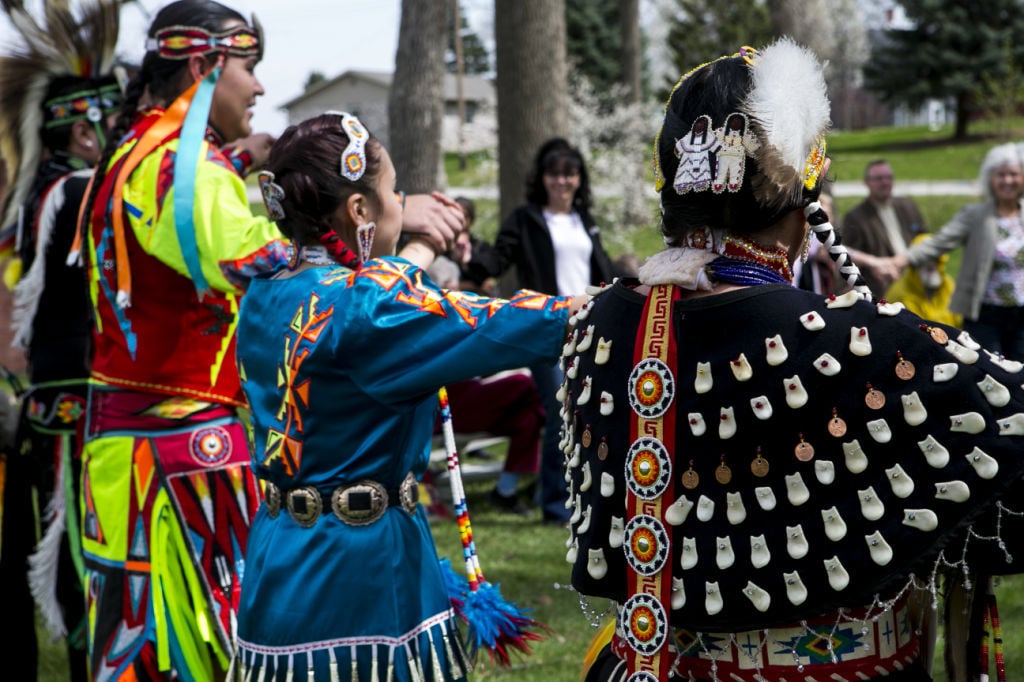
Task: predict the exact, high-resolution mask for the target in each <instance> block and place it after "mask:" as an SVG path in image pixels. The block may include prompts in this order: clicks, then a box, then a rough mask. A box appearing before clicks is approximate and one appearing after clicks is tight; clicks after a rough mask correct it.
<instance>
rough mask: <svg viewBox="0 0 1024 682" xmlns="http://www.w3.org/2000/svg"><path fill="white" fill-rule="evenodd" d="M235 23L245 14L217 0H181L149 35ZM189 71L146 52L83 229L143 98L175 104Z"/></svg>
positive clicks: (177, 62) (87, 207)
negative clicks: (164, 31)
mask: <svg viewBox="0 0 1024 682" xmlns="http://www.w3.org/2000/svg"><path fill="white" fill-rule="evenodd" d="M233 21H240V22H242V23H247V22H246V20H245V17H243V16H242V15H241V14H239V13H238V12H236V11H235V10H233V9H231V8H229V7H225V6H224V5H222V4H220V3H218V2H214V0H177V1H176V2H172V3H171V4H169V5H167V6H165V7H164V8H163V9H161V10H160V11H159V12H157V15H156V17H155V18H154V19H153V23H152V24H151V25H150V27H149V31H148V33H147V35H148V36H150V37H153V36H155V35H156V34H157V32H158V31H160V30H161V29H164V28H167V27H169V26H199V27H201V28H205V29H207V30H209V31H220V30H222V29H223V28H224V26H225V25H226V24H227V23H228V22H233ZM187 68H188V61H187V60H173V59H164V58H162V57H161V56H160V55H159V54H158V53H157V52H156V51H153V50H150V51H148V52H146V55H145V57H143V59H142V64H141V65H140V67H139V69H138V71H137V72H136V73H135V76H134V77H133V78H132V79H131V81H129V82H128V85H127V87H126V88H125V92H124V99H123V100H122V102H121V110H120V112H118V116H117V121H116V122H115V123H114V125H113V127H111V129H110V131H109V134H108V135H107V143H106V146H105V147H104V148H103V156H102V158H101V159H100V162H99V163H98V164H97V165H96V175H95V178H94V180H93V181H92V185H91V187H90V189H89V194H88V196H87V197H86V198H85V202H84V206H83V210H82V212H81V215H82V223H83V224H82V225H80V226H79V229H80V230H82V231H85V230H88V225H89V216H91V215H92V211H93V204H94V203H95V201H96V194H97V193H98V192H99V189H100V187H101V186H102V185H103V180H104V179H105V178H106V176H107V170H108V167H109V165H110V159H111V158H112V157H113V156H114V153H115V152H116V151H117V148H118V147H119V146H120V145H121V142H122V140H123V139H124V136H125V135H126V134H127V133H128V131H129V130H130V129H131V127H132V124H134V123H135V119H136V117H137V116H138V113H139V108H140V104H141V103H142V100H143V96H148V97H149V98H152V99H154V100H158V101H163V102H167V103H170V102H173V101H174V100H175V99H177V98H178V96H179V95H180V94H181V93H182V92H184V91H185V88H184V87H182V79H181V74H182V72H183V71H184V70H185V69H187Z"/></svg>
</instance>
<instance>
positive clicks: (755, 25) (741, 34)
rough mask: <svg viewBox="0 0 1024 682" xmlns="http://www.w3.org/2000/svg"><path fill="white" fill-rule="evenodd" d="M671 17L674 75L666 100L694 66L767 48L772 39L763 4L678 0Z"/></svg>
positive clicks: (667, 86)
mask: <svg viewBox="0 0 1024 682" xmlns="http://www.w3.org/2000/svg"><path fill="white" fill-rule="evenodd" d="M669 15H670V27H669V30H668V39H667V44H668V48H669V52H670V55H671V60H672V63H673V65H674V66H675V70H674V71H675V73H674V75H672V76H670V78H671V81H670V82H668V83H666V84H665V87H664V88H663V90H662V92H661V93H660V97H661V98H667V96H668V93H669V91H670V90H671V89H672V87H673V86H674V85H675V84H676V81H677V80H678V78H679V76H681V75H682V74H684V73H686V72H687V71H689V70H690V69H692V68H694V67H695V66H697V65H699V64H703V63H704V62H706V61H709V60H711V59H717V58H718V57H721V56H722V55H723V54H731V53H733V52H736V51H737V50H739V48H740V47H742V46H743V45H750V46H751V47H758V46H763V45H767V44H768V43H769V42H771V40H772V37H773V36H772V29H771V20H770V16H769V13H768V7H767V5H766V4H765V3H764V2H763V0H753V1H752V2H710V3H709V2H706V1H705V0H675V7H674V8H673V9H672V10H671V11H670V12H669Z"/></svg>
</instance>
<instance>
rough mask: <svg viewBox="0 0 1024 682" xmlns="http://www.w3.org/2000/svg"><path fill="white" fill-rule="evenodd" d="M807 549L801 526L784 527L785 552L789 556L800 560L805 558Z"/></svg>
mask: <svg viewBox="0 0 1024 682" xmlns="http://www.w3.org/2000/svg"><path fill="white" fill-rule="evenodd" d="M808 549H809V547H808V545H807V538H806V536H804V529H803V526H800V525H796V526H786V551H787V552H788V553H789V556H790V557H791V558H793V559H802V558H804V557H805V556H807V550H808Z"/></svg>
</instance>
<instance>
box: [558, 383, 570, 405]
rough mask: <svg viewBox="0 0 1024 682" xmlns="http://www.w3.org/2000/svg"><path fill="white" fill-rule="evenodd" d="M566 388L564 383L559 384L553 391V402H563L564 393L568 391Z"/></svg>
mask: <svg viewBox="0 0 1024 682" xmlns="http://www.w3.org/2000/svg"><path fill="white" fill-rule="evenodd" d="M567 386H568V385H567V384H566V383H565V382H562V383H561V384H559V386H558V390H557V391H555V400H557V401H558V402H560V403H564V402H565V392H566V391H567V390H568V388H567ZM563 409H564V408H563Z"/></svg>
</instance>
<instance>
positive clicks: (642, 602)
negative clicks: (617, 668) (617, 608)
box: [620, 594, 668, 656]
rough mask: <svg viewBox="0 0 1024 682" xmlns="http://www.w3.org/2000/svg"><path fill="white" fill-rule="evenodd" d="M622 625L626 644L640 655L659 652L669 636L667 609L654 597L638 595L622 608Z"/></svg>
mask: <svg viewBox="0 0 1024 682" xmlns="http://www.w3.org/2000/svg"><path fill="white" fill-rule="evenodd" d="M620 618H621V620H620V624H621V626H622V628H621V629H622V631H623V633H624V634H625V640H626V643H627V644H629V646H630V647H631V648H632V649H634V650H635V651H637V652H638V653H640V654H643V655H645V656H649V655H651V654H653V653H654V652H656V651H658V650H659V649H660V648H661V647H662V645H663V644H664V643H665V638H666V637H667V635H668V619H667V618H666V616H665V607H664V606H662V605H661V603H660V602H659V601H658V600H657V599H656V598H655V597H654V596H652V595H649V594H636V595H633V596H632V597H630V598H629V599H628V600H627V601H626V603H625V604H623V606H622V613H621V615H620Z"/></svg>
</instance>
